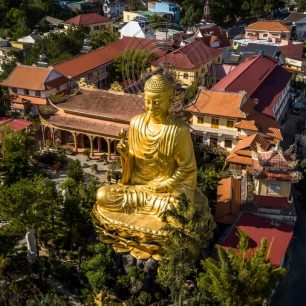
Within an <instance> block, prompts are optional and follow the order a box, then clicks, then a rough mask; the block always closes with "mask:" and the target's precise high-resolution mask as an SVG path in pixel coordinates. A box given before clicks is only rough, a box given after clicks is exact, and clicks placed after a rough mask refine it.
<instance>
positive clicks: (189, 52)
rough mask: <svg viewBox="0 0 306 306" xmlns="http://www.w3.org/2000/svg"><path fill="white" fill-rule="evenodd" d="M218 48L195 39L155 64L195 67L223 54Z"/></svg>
mask: <svg viewBox="0 0 306 306" xmlns="http://www.w3.org/2000/svg"><path fill="white" fill-rule="evenodd" d="M221 54H222V52H221V51H220V50H218V49H213V48H210V47H208V46H207V45H206V44H205V43H204V42H202V41H200V40H195V41H193V42H192V43H190V44H187V45H186V46H183V47H181V48H179V49H178V50H175V51H173V52H171V53H169V54H166V55H165V56H163V57H161V58H159V59H158V60H156V61H153V63H152V64H153V65H155V66H160V65H165V66H166V65H169V66H173V67H174V68H176V69H194V68H199V67H201V66H202V65H204V64H206V63H207V62H208V61H210V60H212V59H213V58H216V57H218V56H219V55H221Z"/></svg>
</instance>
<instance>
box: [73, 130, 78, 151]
mask: <svg viewBox="0 0 306 306" xmlns="http://www.w3.org/2000/svg"><path fill="white" fill-rule="evenodd" d="M72 137H73V144H74V151H75V152H76V153H77V152H78V144H77V134H76V133H72Z"/></svg>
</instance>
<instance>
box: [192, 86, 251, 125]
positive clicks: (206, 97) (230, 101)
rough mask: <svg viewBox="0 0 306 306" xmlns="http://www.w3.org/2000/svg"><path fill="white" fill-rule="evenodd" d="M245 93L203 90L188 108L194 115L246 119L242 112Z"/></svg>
mask: <svg viewBox="0 0 306 306" xmlns="http://www.w3.org/2000/svg"><path fill="white" fill-rule="evenodd" d="M244 97H245V93H243V92H235V93H234V92H222V91H213V90H208V89H202V90H201V91H200V93H199V94H198V96H197V97H196V100H195V101H194V102H193V103H192V104H190V105H188V106H187V107H186V109H187V110H189V111H190V112H192V113H201V114H208V115H215V116H223V117H230V118H241V119H242V118H245V117H246V115H245V114H244V113H243V112H242V111H241V110H240V108H241V104H242V102H243V100H244Z"/></svg>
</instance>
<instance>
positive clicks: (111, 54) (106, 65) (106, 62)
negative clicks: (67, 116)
mask: <svg viewBox="0 0 306 306" xmlns="http://www.w3.org/2000/svg"><path fill="white" fill-rule="evenodd" d="M128 49H136V50H148V51H149V52H152V53H153V54H155V56H156V57H157V58H158V57H161V56H163V55H164V54H165V53H166V50H165V49H163V48H162V46H160V42H159V41H157V40H155V39H148V38H137V37H123V38H122V39H119V40H117V41H114V42H113V43H110V44H108V45H107V46H104V47H101V48H98V49H96V50H93V51H91V52H89V53H86V54H82V55H78V56H75V57H72V58H70V59H68V60H65V61H63V62H61V63H58V64H56V65H54V69H55V70H56V71H58V72H59V73H61V74H63V75H64V76H66V77H67V78H68V79H69V88H70V89H72V88H75V87H76V86H77V82H78V80H79V79H80V78H85V81H86V83H87V84H95V85H96V87H97V88H106V87H107V86H108V76H109V71H110V69H111V65H112V63H113V61H114V60H115V59H116V58H117V57H119V56H120V55H121V54H122V53H124V52H125V51H126V50H128Z"/></svg>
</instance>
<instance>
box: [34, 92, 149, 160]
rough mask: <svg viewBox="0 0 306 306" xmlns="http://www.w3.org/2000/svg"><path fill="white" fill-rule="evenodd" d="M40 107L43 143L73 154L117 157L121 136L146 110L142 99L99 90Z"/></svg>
mask: <svg viewBox="0 0 306 306" xmlns="http://www.w3.org/2000/svg"><path fill="white" fill-rule="evenodd" d="M50 104H51V106H46V107H41V108H40V113H41V115H40V119H41V125H42V133H43V142H44V144H46V142H47V141H49V142H51V144H60V145H62V146H65V147H67V148H70V149H71V150H72V151H74V152H82V151H83V150H84V149H88V150H90V153H91V155H94V154H99V153H107V154H108V158H109V159H111V157H112V155H115V154H116V149H115V147H116V143H117V141H118V140H119V136H118V133H119V132H120V131H121V130H122V129H126V130H127V129H128V127H129V123H130V119H131V118H132V117H133V116H135V115H137V114H140V113H142V112H143V111H144V101H143V97H141V96H138V95H132V94H122V93H118V92H111V91H105V90H99V89H88V88H87V89H85V88H82V89H80V90H79V91H78V92H77V94H74V95H71V96H67V97H65V98H63V100H62V101H59V102H55V101H53V102H52V101H50Z"/></svg>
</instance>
